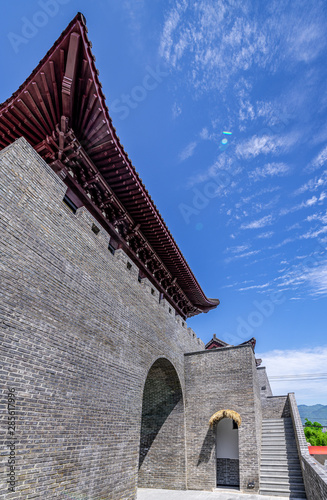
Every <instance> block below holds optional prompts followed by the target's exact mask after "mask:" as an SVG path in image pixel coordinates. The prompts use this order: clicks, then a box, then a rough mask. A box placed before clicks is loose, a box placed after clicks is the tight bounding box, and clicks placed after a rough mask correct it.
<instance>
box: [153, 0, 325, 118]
mask: <svg viewBox="0 0 327 500" xmlns="http://www.w3.org/2000/svg"><path fill="white" fill-rule="evenodd" d="M186 10H187V13H186ZM266 12H267V15H266V16H265V15H261V16H260V22H258V20H257V19H258V18H257V16H254V15H253V6H251V2H247V1H243V2H240V1H235V0H229V1H225V0H197V1H196V2H188V1H187V0H175V2H174V4H173V7H172V8H171V9H170V10H169V12H168V15H167V17H166V21H165V23H164V26H163V30H162V34H161V40H160V48H159V53H160V55H161V56H162V57H163V58H165V60H166V61H167V62H168V63H169V64H170V65H171V66H172V67H173V68H176V69H178V70H180V71H183V72H184V73H185V74H186V75H187V81H188V82H190V83H191V84H192V85H193V86H194V87H195V88H196V89H198V90H199V91H205V90H207V89H212V88H215V89H219V90H220V91H222V92H223V91H224V89H225V88H226V86H227V85H228V83H229V82H230V81H231V79H232V77H234V78H235V76H236V75H237V74H241V75H242V73H245V72H246V76H247V75H248V73H249V71H250V70H254V69H256V68H260V69H267V70H268V71H269V72H270V73H274V72H275V71H276V70H277V69H278V68H279V67H280V66H281V65H282V64H283V65H285V64H286V65H287V67H288V68H289V67H291V66H292V64H293V65H294V64H298V63H299V62H301V63H309V62H311V61H313V60H314V59H316V58H317V57H318V56H319V55H320V54H321V53H322V52H323V50H324V49H325V45H326V37H325V33H326V28H325V24H326V22H325V20H326V15H325V12H324V8H323V2H316V3H315V4H313V3H312V2H311V1H310V2H309V1H307V0H304V1H303V2H302V4H301V8H300V7H299V6H298V4H297V3H296V2H294V4H293V3H285V2H284V3H281V2H280V1H279V0H277V1H274V0H271V2H270V4H269V8H267V10H266ZM303 12H305V15H303ZM253 114H254V110H253V106H252V105H251V104H250V103H249V102H247V101H246V100H245V101H244V102H243V105H242V107H241V119H244V120H246V119H252V116H253Z"/></svg>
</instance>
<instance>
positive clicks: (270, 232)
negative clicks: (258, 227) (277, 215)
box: [257, 231, 275, 238]
mask: <svg viewBox="0 0 327 500" xmlns="http://www.w3.org/2000/svg"><path fill="white" fill-rule="evenodd" d="M274 234H275V233H274V232H273V231H267V232H266V233H261V234H258V236H257V238H271V237H272V236H273V235H274Z"/></svg>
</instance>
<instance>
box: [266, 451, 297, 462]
mask: <svg viewBox="0 0 327 500" xmlns="http://www.w3.org/2000/svg"><path fill="white" fill-rule="evenodd" d="M269 457H270V458H272V459H274V458H276V459H278V458H284V459H286V460H289V459H290V460H292V459H293V460H294V459H298V458H299V455H298V453H297V452H296V453H295V452H294V453H287V452H286V451H285V450H282V451H280V450H275V451H274V450H270V451H267V452H266V451H264V450H262V452H261V458H269Z"/></svg>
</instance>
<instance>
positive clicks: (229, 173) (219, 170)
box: [188, 152, 242, 187]
mask: <svg viewBox="0 0 327 500" xmlns="http://www.w3.org/2000/svg"><path fill="white" fill-rule="evenodd" d="M241 172H242V167H241V166H240V165H239V163H238V162H237V161H235V160H234V158H233V157H231V156H228V155H227V154H226V153H225V152H223V153H221V154H220V155H219V156H218V158H217V160H216V161H215V162H214V163H213V164H212V165H210V167H209V168H207V169H206V170H204V171H203V172H201V173H199V174H197V175H195V176H193V177H191V178H190V179H189V181H188V187H192V186H195V185H196V184H200V183H201V182H205V181H207V180H209V179H212V178H219V184H221V185H223V184H226V185H227V184H228V185H230V183H231V179H232V178H233V177H234V178H237V176H238V175H239V174H240V173H241Z"/></svg>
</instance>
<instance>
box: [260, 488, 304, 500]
mask: <svg viewBox="0 0 327 500" xmlns="http://www.w3.org/2000/svg"><path fill="white" fill-rule="evenodd" d="M260 495H269V496H272V497H273V496H275V497H286V498H290V499H292V500H302V498H305V499H306V498H307V497H306V494H305V491H303V492H301V493H300V492H297V493H296V494H292V493H291V492H290V491H283V490H279V491H276V490H275V489H274V490H269V489H265V488H260Z"/></svg>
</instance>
